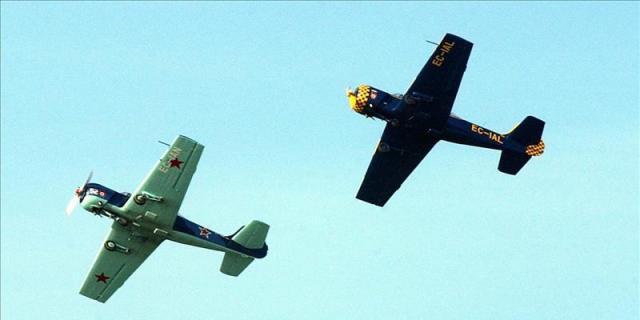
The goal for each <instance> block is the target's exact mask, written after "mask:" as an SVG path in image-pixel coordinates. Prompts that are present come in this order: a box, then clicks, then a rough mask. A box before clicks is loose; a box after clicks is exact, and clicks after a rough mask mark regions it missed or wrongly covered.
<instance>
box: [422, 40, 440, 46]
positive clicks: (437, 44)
mask: <svg viewBox="0 0 640 320" xmlns="http://www.w3.org/2000/svg"><path fill="white" fill-rule="evenodd" d="M425 41H426V42H429V43H431V44H435V45H436V46H439V45H440V44H439V43H436V42H433V41H430V40H425Z"/></svg>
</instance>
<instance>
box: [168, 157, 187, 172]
mask: <svg viewBox="0 0 640 320" xmlns="http://www.w3.org/2000/svg"><path fill="white" fill-rule="evenodd" d="M169 163H170V164H171V166H170V168H173V167H176V168H178V169H180V165H181V164H183V163H184V161H180V160H178V158H174V159H173V160H171V161H169Z"/></svg>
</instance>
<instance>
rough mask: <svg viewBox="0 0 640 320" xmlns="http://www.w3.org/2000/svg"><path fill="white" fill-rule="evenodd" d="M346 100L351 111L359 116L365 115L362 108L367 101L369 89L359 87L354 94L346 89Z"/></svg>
mask: <svg viewBox="0 0 640 320" xmlns="http://www.w3.org/2000/svg"><path fill="white" fill-rule="evenodd" d="M347 98H348V99H349V106H350V107H351V109H352V110H353V111H355V112H357V113H359V114H365V111H364V107H365V105H366V104H367V101H368V100H369V87H368V86H365V85H360V86H358V88H356V90H355V92H354V91H351V89H347Z"/></svg>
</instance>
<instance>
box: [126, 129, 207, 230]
mask: <svg viewBox="0 0 640 320" xmlns="http://www.w3.org/2000/svg"><path fill="white" fill-rule="evenodd" d="M203 149H204V146H203V145H201V144H199V143H198V142H196V141H194V140H191V139H189V138H187V137H185V136H178V137H177V138H176V139H175V140H174V141H173V144H171V146H170V147H169V149H168V150H167V152H165V154H164V155H163V156H162V158H160V160H159V161H158V163H157V164H156V165H155V166H154V167H153V169H151V171H150V172H149V173H148V174H147V176H146V177H145V178H144V180H143V181H142V183H141V184H140V186H138V188H137V189H136V191H135V192H134V193H133V196H132V197H131V200H130V201H128V202H127V204H125V206H124V210H125V211H126V212H129V213H131V214H133V215H134V216H135V218H137V219H140V218H143V219H147V220H149V221H153V223H154V224H156V225H160V226H165V227H167V228H169V229H170V227H171V226H173V223H174V221H175V218H176V215H177V214H178V209H179V208H180V205H181V204H182V200H183V199H184V196H185V194H186V192H187V188H189V184H190V183H191V177H193V173H194V172H195V171H196V167H197V166H198V161H199V160H200V156H201V155H202V151H203Z"/></svg>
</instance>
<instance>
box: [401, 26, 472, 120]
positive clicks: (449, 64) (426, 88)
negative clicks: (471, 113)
mask: <svg viewBox="0 0 640 320" xmlns="http://www.w3.org/2000/svg"><path fill="white" fill-rule="evenodd" d="M472 47H473V43H471V42H469V41H467V40H465V39H462V38H460V37H458V36H455V35H452V34H450V33H447V34H446V35H445V36H444V38H443V39H442V41H441V42H440V45H439V46H438V48H437V49H436V50H435V51H434V52H433V54H432V55H431V57H430V58H429V60H428V61H427V63H426V64H425V66H424V67H423V68H422V70H421V71H420V73H419V74H418V76H417V77H416V79H415V80H414V81H413V84H411V86H410V87H409V89H408V90H407V93H406V94H405V96H407V97H415V99H414V100H416V102H417V107H418V108H421V109H423V110H420V111H423V112H426V113H428V114H430V115H431V117H432V119H433V124H432V126H433V127H435V128H442V127H443V126H444V124H445V123H446V121H447V118H448V117H449V114H450V113H451V108H452V107H453V102H454V100H455V98H456V94H457V93H458V88H459V87H460V82H461V81H462V75H463V74H464V71H465V69H466V67H467V61H468V60H469V56H470V55H471V48H472ZM421 100H422V101H425V103H421V102H420V101H421ZM430 100H433V101H430Z"/></svg>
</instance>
